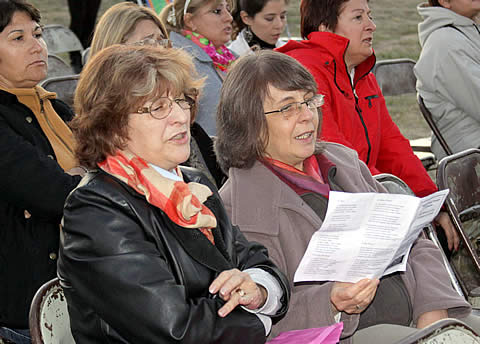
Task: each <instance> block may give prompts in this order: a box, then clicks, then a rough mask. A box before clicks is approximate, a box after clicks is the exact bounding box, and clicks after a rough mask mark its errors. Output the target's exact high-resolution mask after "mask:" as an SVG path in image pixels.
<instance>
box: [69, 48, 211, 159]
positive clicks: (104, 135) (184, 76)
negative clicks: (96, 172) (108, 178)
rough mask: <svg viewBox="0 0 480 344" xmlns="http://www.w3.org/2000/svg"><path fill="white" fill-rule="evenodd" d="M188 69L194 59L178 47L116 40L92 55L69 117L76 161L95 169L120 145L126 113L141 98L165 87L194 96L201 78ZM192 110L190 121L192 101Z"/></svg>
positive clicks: (124, 135) (125, 130) (125, 137)
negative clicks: (127, 43)
mask: <svg viewBox="0 0 480 344" xmlns="http://www.w3.org/2000/svg"><path fill="white" fill-rule="evenodd" d="M192 71H195V69H194V65H193V62H192V58H191V57H190V56H189V55H188V54H187V53H186V52H184V51H183V50H180V49H158V48H157V47H153V46H134V45H120V44H115V45H112V46H110V47H108V48H105V49H103V50H102V51H100V52H99V53H98V54H96V55H95V56H93V57H92V59H91V60H90V62H89V63H88V64H87V66H86V67H85V69H84V70H83V71H82V74H81V75H80V80H79V82H78V86H77V89H76V92H75V112H76V113H77V116H75V118H74V120H73V121H71V122H70V124H71V127H72V130H73V133H74V136H75V138H76V139H77V140H78V141H77V142H78V144H77V147H76V150H75V155H76V157H77V159H78V161H79V162H80V164H81V165H82V166H86V167H88V168H94V167H95V166H96V164H98V163H99V162H101V161H103V160H104V159H105V158H106V157H107V156H109V155H112V154H114V153H115V152H116V151H117V150H118V149H123V148H124V146H125V144H126V142H127V140H128V119H129V114H130V113H132V112H135V111H136V109H138V107H139V106H141V104H143V103H144V102H145V101H147V100H150V99H152V98H153V97H155V96H158V95H161V94H163V93H165V92H168V93H170V94H171V95H172V96H174V97H175V96H177V95H181V94H185V95H186V96H189V97H190V98H192V99H195V101H196V98H197V97H196V95H197V94H198V92H199V89H200V87H201V86H202V84H203V79H202V80H199V79H198V78H197V75H196V74H195V73H194V72H192ZM190 112H191V118H190V120H191V123H193V121H194V120H195V112H196V104H195V105H194V106H193V107H192V108H191V111H190Z"/></svg>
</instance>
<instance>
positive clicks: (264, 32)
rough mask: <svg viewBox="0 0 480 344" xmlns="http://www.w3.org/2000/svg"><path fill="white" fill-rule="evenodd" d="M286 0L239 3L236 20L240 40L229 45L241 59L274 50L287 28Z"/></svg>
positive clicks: (251, 0)
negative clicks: (265, 50) (242, 56)
mask: <svg viewBox="0 0 480 344" xmlns="http://www.w3.org/2000/svg"><path fill="white" fill-rule="evenodd" d="M287 5H288V1H286V0H238V1H237V6H236V7H235V12H234V13H233V19H234V23H235V30H236V34H237V35H236V38H235V40H233V41H232V42H230V43H229V44H228V45H227V46H228V49H230V51H232V52H233V53H234V54H236V55H237V56H241V55H244V54H248V53H251V52H253V51H254V50H258V49H274V48H276V47H279V46H281V42H280V41H279V38H280V35H281V34H282V33H283V30H284V29H285V26H286V25H287Z"/></svg>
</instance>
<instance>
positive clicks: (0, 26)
mask: <svg viewBox="0 0 480 344" xmlns="http://www.w3.org/2000/svg"><path fill="white" fill-rule="evenodd" d="M15 12H24V13H26V14H28V16H29V17H30V18H31V19H32V20H33V21H35V22H37V23H40V19H41V17H40V12H39V11H38V9H37V8H36V7H35V6H33V5H32V4H30V3H28V2H26V1H24V0H0V32H2V31H3V30H4V29H5V27H7V26H8V25H9V24H10V22H11V21H12V18H13V15H14V14H15Z"/></svg>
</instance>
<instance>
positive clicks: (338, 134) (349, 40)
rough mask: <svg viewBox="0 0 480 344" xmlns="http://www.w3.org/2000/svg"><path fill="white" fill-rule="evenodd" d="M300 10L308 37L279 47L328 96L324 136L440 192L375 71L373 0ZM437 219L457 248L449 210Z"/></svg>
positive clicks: (318, 0)
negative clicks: (390, 109) (397, 121)
mask: <svg viewBox="0 0 480 344" xmlns="http://www.w3.org/2000/svg"><path fill="white" fill-rule="evenodd" d="M300 13H301V23H302V26H301V33H302V37H304V38H305V40H304V41H301V42H296V41H289V42H288V43H287V44H286V45H284V46H282V47H280V48H278V49H277V50H278V51H280V52H283V53H285V54H287V55H289V56H292V57H293V58H295V59H296V60H297V61H299V62H300V63H301V64H302V65H304V66H305V67H306V68H307V69H308V70H309V71H310V72H311V73H312V74H313V76H314V78H315V81H316V82H317V87H318V92H319V93H320V94H324V95H325V105H324V106H323V124H322V132H321V135H320V136H319V139H322V140H324V141H329V142H337V143H341V144H343V145H345V146H347V147H350V148H352V149H354V150H356V151H357V153H358V156H359V158H360V160H362V161H363V162H364V163H365V164H367V166H368V168H369V169H370V172H371V173H372V174H373V175H376V174H379V173H391V174H393V175H395V176H397V177H399V178H400V179H402V180H403V181H404V182H405V183H407V185H408V186H409V187H410V188H411V189H412V190H413V192H414V193H415V195H417V196H419V197H423V196H427V195H429V194H431V193H433V192H435V191H437V187H436V185H435V183H434V182H433V181H432V179H431V178H430V176H429V175H428V174H427V171H426V170H425V168H424V167H423V165H422V163H421V161H420V160H419V159H418V158H417V157H416V156H415V154H414V153H413V151H412V148H411V147H410V143H409V141H408V140H407V139H406V138H405V137H404V136H403V135H402V133H401V132H400V130H399V129H398V127H397V125H396V124H395V123H394V122H393V120H392V118H391V117H390V115H389V113H388V109H387V106H386V105H385V99H384V98H383V95H382V91H381V90H380V87H379V86H378V83H377V80H376V79H375V76H374V75H373V73H371V70H372V68H373V66H374V65H375V54H374V52H373V48H372V43H373V33H374V32H375V29H376V26H375V24H374V22H373V20H372V17H371V12H370V9H369V7H368V0H334V1H327V0H302V2H301V7H300ZM436 221H437V222H438V223H439V224H440V225H441V226H442V228H443V229H444V231H445V236H446V239H447V242H448V248H449V249H450V250H452V249H455V250H456V249H457V248H458V245H459V238H458V235H457V233H456V232H455V229H454V227H453V225H452V223H451V221H450V218H449V217H448V215H447V213H446V212H441V213H440V214H439V215H438V216H437V219H436Z"/></svg>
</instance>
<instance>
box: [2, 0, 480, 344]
mask: <svg viewBox="0 0 480 344" xmlns="http://www.w3.org/2000/svg"><path fill="white" fill-rule="evenodd" d="M458 1H459V0H450V1H449V2H448V4H451V3H455V4H456V5H455V9H458V6H460V5H459V4H458V3H457V2H458ZM444 2H445V3H447V2H446V1H444V0H440V6H442V7H443V8H442V10H444V9H445V10H450V9H449V7H448V6H447V5H445V4H444ZM287 4H288V1H284V0H267V1H255V6H253V5H252V4H250V2H249V3H248V4H247V2H246V1H243V0H240V1H239V4H233V3H230V0H228V1H227V0H207V1H201V0H174V1H173V2H172V3H171V4H170V5H167V6H166V7H165V8H164V10H163V12H162V13H161V14H160V15H157V14H156V13H155V12H154V11H152V10H150V9H148V8H145V7H141V6H139V5H137V4H134V3H131V2H122V3H119V4H117V5H115V6H112V7H111V8H110V9H109V10H107V11H106V12H105V14H104V15H103V16H102V18H100V20H99V22H98V24H97V27H96V30H95V33H94V37H93V40H92V48H91V51H90V57H89V60H88V63H87V64H86V65H85V66H84V68H83V71H82V73H81V74H80V79H79V82H78V85H77V89H76V93H75V102H74V111H72V109H70V108H69V107H68V106H67V105H66V104H65V103H63V102H62V101H61V100H59V99H56V95H55V93H51V92H48V91H46V90H44V89H43V88H42V87H40V86H39V85H38V84H39V82H40V81H41V80H43V79H45V77H46V72H47V47H46V44H45V42H44V40H43V38H42V26H41V25H40V13H39V11H38V10H37V9H36V8H35V7H34V6H33V5H32V4H30V3H28V2H27V1H26V0H0V118H1V121H0V130H1V133H2V135H0V137H1V140H2V142H3V143H4V144H3V145H1V147H3V148H2V151H3V154H2V156H3V159H2V165H3V166H4V167H5V168H4V171H5V173H4V174H3V178H2V182H0V188H1V190H2V193H1V197H2V202H1V206H0V209H1V211H2V213H3V216H2V217H1V218H2V220H1V221H2V226H1V228H0V239H1V243H0V267H1V268H0V279H1V280H2V283H1V286H0V295H1V297H0V339H2V338H3V339H8V340H11V341H13V342H14V343H21V344H23V343H25V344H27V343H30V342H31V339H30V333H29V329H28V313H29V309H30V304H31V301H32V298H33V296H34V294H35V292H36V291H37V290H38V288H40V286H41V285H43V284H44V283H45V282H47V281H49V280H51V279H53V278H55V277H58V278H59V280H60V283H61V286H62V287H63V290H64V293H65V297H66V300H67V303H68V312H69V315H70V327H71V330H72V334H73V337H74V338H75V341H76V342H77V343H106V342H108V343H159V342H160V343H164V342H165V343H170V342H181V343H197V342H200V343H264V342H266V340H267V339H268V338H273V337H276V336H277V335H279V333H281V332H284V331H290V330H298V329H306V328H313V327H322V326H327V325H332V324H335V323H338V322H340V321H341V322H343V331H342V334H341V342H342V343H371V342H373V341H375V342H379V343H394V342H396V341H398V340H400V339H401V338H404V337H405V336H407V335H409V334H411V333H414V332H415V331H416V330H417V329H419V328H425V327H428V326H429V325H431V324H432V323H434V322H435V321H437V320H440V319H444V318H447V317H452V318H457V319H461V320H462V321H464V322H466V323H467V324H469V325H470V326H471V327H472V328H474V329H477V330H480V321H479V319H478V318H477V317H476V316H473V315H472V314H471V306H470V305H469V304H468V303H467V302H466V301H465V300H464V299H463V297H461V296H460V295H458V294H457V292H456V291H455V290H454V289H453V287H452V285H451V282H450V279H449V276H448V274H447V271H446V269H445V266H444V265H443V261H442V257H441V252H440V250H439V248H437V247H436V246H435V245H434V244H433V243H432V242H430V241H429V240H426V239H422V238H419V239H417V240H416V242H415V243H414V245H413V246H412V248H411V251H410V255H409V258H408V262H407V266H406V271H404V272H396V273H393V274H390V275H387V276H384V277H382V278H379V279H376V278H373V279H370V278H365V279H362V280H360V281H358V282H356V283H347V282H343V281H335V280H329V281H324V282H322V283H318V282H308V283H305V282H304V283H302V284H295V283H294V282H293V276H294V273H295V270H296V269H297V267H298V264H299V262H300V260H301V258H302V256H303V254H304V253H305V250H306V248H307V245H308V243H309V241H310V238H311V237H312V235H313V234H314V233H315V232H316V231H317V230H318V229H319V228H320V227H321V225H322V222H323V221H324V218H325V213H326V209H327V206H328V202H329V201H328V200H329V192H330V191H343V192H355V193H358V192H374V193H383V192H387V191H386V189H385V188H384V187H383V186H382V185H381V184H380V183H378V182H377V181H376V180H375V178H374V177H373V176H372V175H375V174H378V173H381V172H388V173H392V174H395V175H397V176H398V177H400V178H402V179H404V180H405V182H406V183H407V184H408V185H409V186H410V187H411V188H412V189H413V191H414V192H415V193H416V194H417V195H418V196H424V195H428V194H431V193H432V192H434V191H436V190H437V188H436V186H435V184H434V183H433V182H432V181H431V179H430V178H429V176H428V175H427V174H426V172H425V170H424V169H423V166H422V165H421V163H420V162H419V160H418V159H417V158H416V157H415V156H414V155H413V152H412V150H411V148H410V147H409V145H408V141H407V140H406V139H405V138H404V137H403V136H402V134H401V133H400V131H399V129H398V128H397V126H396V125H395V124H394V122H393V121H392V119H391V118H390V116H389V114H388V110H387V108H386V105H385V100H384V98H383V95H382V94H381V91H380V88H379V86H378V84H377V82H376V80H375V77H374V76H373V74H372V73H371V69H372V67H373V66H374V64H375V56H374V53H373V49H372V40H373V33H374V31H375V24H374V23H373V21H372V19H371V13H370V9H369V6H368V0H334V1H329V0H302V2H301V23H302V27H301V30H302V36H304V40H303V41H301V42H295V41H290V42H288V43H287V44H286V45H284V46H283V47H279V48H276V49H277V51H272V49H274V48H275V47H276V45H277V43H278V42H277V40H278V36H279V32H280V33H281V32H282V31H283V29H284V26H285V15H286V14H285V13H286V12H285V6H286V5H287ZM457 5H458V6H457ZM249 6H251V7H249ZM424 6H426V5H424ZM234 8H235V9H236V12H235V13H236V16H235V17H236V21H237V23H236V28H237V31H238V37H237V39H236V40H234V41H233V42H231V34H232V30H233V26H232V23H233V17H232V15H231V13H230V12H231V10H232V9H234ZM422 8H423V7H422ZM452 10H453V11H455V10H454V9H452ZM455 12H456V11H455ZM479 12H480V9H478V11H477V12H475V14H478V13H479ZM476 28H477V27H476ZM477 30H478V28H477ZM452 32H453V31H452ZM229 47H230V48H232V49H233V48H234V47H236V48H239V47H240V48H241V50H238V51H237V50H232V51H233V52H232V51H230V49H229ZM236 48H235V49H236ZM240 55H242V56H241V57H240ZM424 68H425V67H424ZM210 136H216V138H215V145H214V144H213V142H212V139H211V137H210ZM436 221H437V222H438V223H439V224H440V225H441V226H442V228H443V229H444V230H445V233H446V237H447V240H448V246H449V248H450V249H457V247H458V236H457V235H456V233H455V231H454V229H453V227H452V224H451V223H450V219H449V217H448V215H447V214H446V213H444V212H441V213H440V214H439V216H438V217H437V218H436ZM59 226H60V228H59Z"/></svg>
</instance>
